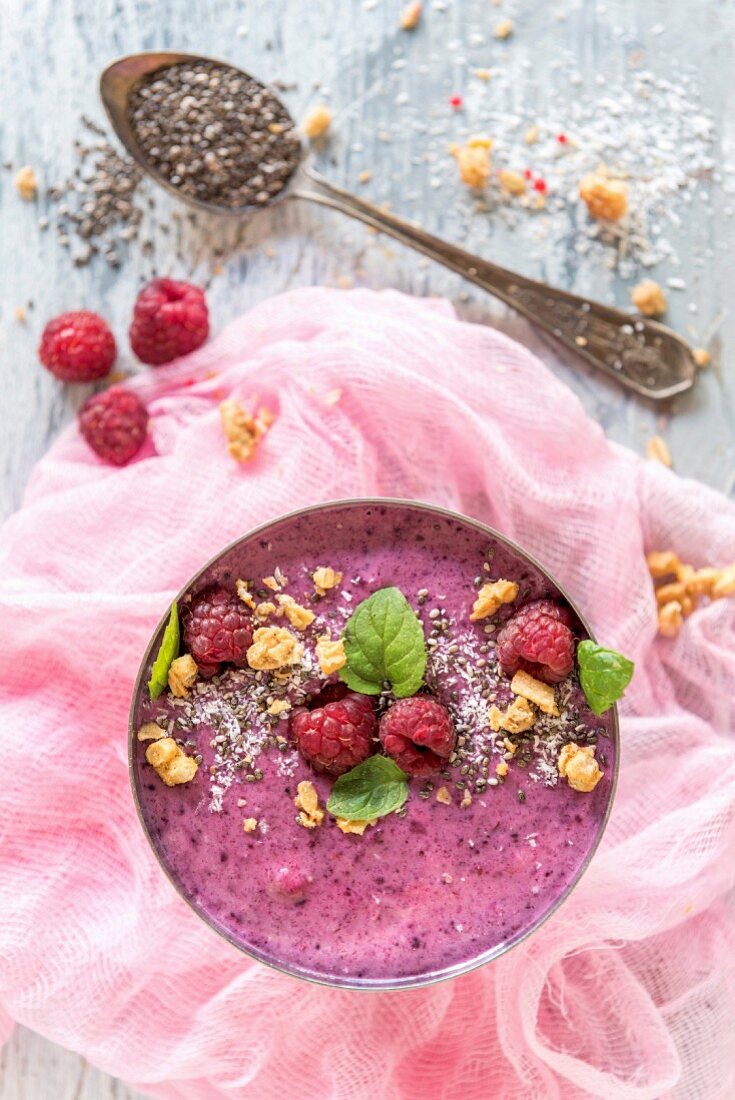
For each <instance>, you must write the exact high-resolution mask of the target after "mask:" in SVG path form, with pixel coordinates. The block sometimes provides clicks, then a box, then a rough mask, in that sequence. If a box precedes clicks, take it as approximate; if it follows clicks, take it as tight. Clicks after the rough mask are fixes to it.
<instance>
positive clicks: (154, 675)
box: [148, 600, 181, 699]
mask: <svg viewBox="0 0 735 1100" xmlns="http://www.w3.org/2000/svg"><path fill="white" fill-rule="evenodd" d="M180 644H181V635H180V631H179V609H178V607H177V606H176V600H174V602H173V603H172V604H171V614H170V615H169V618H168V622H167V623H166V629H165V630H164V632H163V638H162V639H161V644H160V646H159V647H158V653H157V654H156V659H155V661H154V662H153V668H152V669H151V678H150V680H149V681H148V691H149V692H150V696H151V699H157V698H158V696H159V695H160V694H161V692H162V691H163V690H164V689H165V688H166V687H168V670H169V669H170V668H171V665H172V664H173V662H174V661H175V660H176V658H177V657H178V655H179V646H180Z"/></svg>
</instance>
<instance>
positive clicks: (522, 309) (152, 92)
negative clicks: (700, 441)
mask: <svg viewBox="0 0 735 1100" xmlns="http://www.w3.org/2000/svg"><path fill="white" fill-rule="evenodd" d="M100 95H101V97H102V102H103V104H104V107H105V110H106V111H107V114H108V117H109V119H110V122H111V123H112V126H113V127H114V129H115V132H116V133H117V136H118V137H119V138H120V140H121V141H122V143H123V145H124V146H125V147H126V148H127V150H128V151H129V152H130V154H131V155H132V156H133V157H134V158H135V160H136V161H137V162H138V163H139V164H140V165H141V167H142V168H143V169H144V171H145V172H147V173H148V174H149V175H150V176H151V177H152V178H153V179H154V180H156V182H158V183H159V184H160V185H161V186H163V187H165V188H166V189H167V190H168V191H169V192H171V193H172V194H174V195H175V196H176V197H177V198H178V199H181V200H182V201H183V202H186V203H188V204H189V205H192V206H195V207H197V208H199V209H201V210H206V211H208V212H209V213H216V214H228V215H239V216H243V215H249V214H252V213H253V212H254V211H257V210H258V209H263V208H264V207H267V206H270V205H272V204H273V203H275V202H278V201H281V200H283V199H301V200H304V201H308V202H315V203H318V204H320V205H321V206H327V207H331V208H332V209H334V210H338V211H340V212H341V213H343V214H346V215H348V216H349V217H352V218H357V219H358V220H359V221H362V222H363V223H365V224H366V225H368V226H369V227H370V228H371V229H375V230H378V231H380V232H383V233H387V234H389V235H390V236H392V237H394V238H395V239H396V240H398V241H400V242H401V243H402V244H405V245H408V246H409V247H410V248H414V249H416V250H417V251H418V252H422V253H423V254H424V255H426V256H428V257H429V258H430V259H432V260H436V261H437V262H438V263H440V264H443V265H444V266H445V267H448V268H449V269H450V270H452V271H456V272H458V273H459V274H460V275H462V276H463V277H464V278H466V279H468V280H470V281H471V282H474V283H476V284H477V285H478V286H480V287H482V288H483V289H484V290H487V291H489V292H490V293H491V294H494V295H495V297H497V298H500V300H501V301H503V302H505V303H506V305H509V306H510V307H511V308H512V309H515V310H516V311H517V312H518V313H521V314H522V315H523V316H525V317H527V318H528V319H529V320H531V321H533V322H534V323H535V324H536V325H538V326H539V327H541V328H542V329H543V330H545V332H546V333H548V334H549V335H551V336H552V337H553V338H554V339H555V340H558V341H560V342H561V343H562V344H564V345H565V346H566V347H567V348H568V349H569V350H570V351H571V352H573V355H574V358H583V359H585V360H586V361H587V362H588V363H589V364H591V365H592V366H594V367H596V368H597V369H598V370H602V371H603V372H604V373H605V374H607V375H608V376H609V377H612V378H615V379H617V381H618V382H619V383H621V384H622V385H624V386H626V387H627V388H628V389H631V390H633V391H634V392H635V393H638V394H642V395H643V396H646V397H648V398H652V399H656V400H661V399H664V398H669V397H672V396H673V395H674V394H677V393H682V392H683V391H685V390H687V389H689V388H690V387H691V386H692V384H693V382H694V378H695V375H696V365H695V362H694V358H693V355H692V351H691V348H690V347H689V346H688V344H687V343H686V342H685V341H684V340H683V339H682V337H681V336H679V335H678V334H677V333H675V332H672V331H671V330H670V329H668V328H666V327H665V326H664V325H662V324H660V323H659V322H657V321H652V320H650V319H648V318H643V317H641V318H640V319H636V321H635V324H634V325H633V324H631V316H630V314H629V313H627V312H625V311H623V310H619V309H614V308H612V307H610V306H607V305H603V304H601V303H599V302H593V301H590V300H589V299H587V298H582V297H579V296H577V295H575V294H570V293H569V292H568V291H564V290H558V289H554V288H551V287H549V286H547V285H546V284H545V283H542V282H537V281H535V280H533V279H527V278H525V277H524V276H521V275H518V274H516V273H514V272H511V271H506V270H505V269H503V268H501V267H498V266H497V265H496V264H492V263H489V262H488V261H487V260H484V259H482V258H481V257H479V256H475V255H473V254H472V253H470V252H466V251H465V250H464V249H461V248H458V247H457V246H456V245H453V244H450V243H448V242H447V241H443V240H442V239H441V238H439V237H435V236H433V235H432V234H430V233H427V232H426V230H424V229H422V228H421V227H420V226H419V225H417V224H416V223H415V222H409V221H406V220H405V219H403V218H400V217H398V216H397V215H396V214H392V213H390V211H387V210H384V209H381V208H379V207H377V206H376V205H375V204H373V203H371V202H369V201H368V200H367V199H363V198H361V197H359V196H357V195H353V194H352V193H351V192H349V191H347V190H345V189H344V188H342V187H339V186H338V185H337V184H335V183H333V182H331V181H330V180H327V179H325V178H324V177H323V176H321V175H319V174H318V173H317V172H315V171H314V169H313V168H311V167H310V166H309V165H308V164H307V163H306V162H305V147H304V145H303V144H302V141H301V137H300V135H299V132H298V129H297V127H296V125H295V123H294V120H293V118H292V116H291V114H290V113H289V111H288V109H287V108H286V107H285V106H284V104H283V103H282V102H281V100H280V99H279V98H278V96H277V95H276V94H275V92H274V91H273V90H271V89H270V88H268V87H267V86H266V85H265V84H263V83H261V81H259V80H257V79H256V78H255V77H253V76H250V75H249V74H248V73H245V72H243V71H242V70H241V69H238V68H236V67H235V66H233V65H229V64H227V63H225V62H222V61H218V60H215V59H213V58H208V57H202V56H199V55H196V54H188V53H177V52H173V51H164V52H150V53H139V54H132V55H130V56H128V57H123V58H120V59H119V60H117V61H114V62H113V63H112V64H111V65H109V66H108V67H107V68H106V69H105V70H104V72H103V73H102V76H101V78H100Z"/></svg>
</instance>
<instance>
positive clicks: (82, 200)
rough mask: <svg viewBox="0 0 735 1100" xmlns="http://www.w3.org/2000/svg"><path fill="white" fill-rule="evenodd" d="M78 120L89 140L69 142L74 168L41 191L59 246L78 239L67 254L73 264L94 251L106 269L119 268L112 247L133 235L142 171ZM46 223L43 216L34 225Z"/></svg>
mask: <svg viewBox="0 0 735 1100" xmlns="http://www.w3.org/2000/svg"><path fill="white" fill-rule="evenodd" d="M82 124H83V126H84V127H85V129H86V130H88V131H90V132H91V133H92V134H93V135H94V140H92V141H88V140H87V141H81V140H79V139H77V140H76V141H75V142H74V151H75V154H76V159H77V165H76V167H75V168H74V170H73V172H72V173H71V175H70V176H69V177H68V178H67V179H66V180H64V181H63V183H60V184H57V185H56V186H54V187H50V188H49V189H48V192H47V194H48V198H49V200H50V201H51V202H52V203H55V204H56V239H57V242H58V244H59V245H60V246H61V247H62V248H70V247H71V245H72V237H74V239H75V241H76V242H78V247H76V250H75V251H74V252H73V253H72V262H73V263H74V265H75V266H76V267H86V266H87V264H88V263H89V262H90V260H91V259H92V257H93V256H95V255H97V253H99V252H102V255H103V256H104V257H105V259H106V260H107V262H108V264H109V265H110V267H119V266H120V254H119V252H118V251H117V250H116V248H115V246H116V245H117V244H118V242H120V241H122V242H128V241H132V240H134V239H135V238H136V236H137V234H138V227H139V225H140V222H141V219H142V217H143V209H142V206H141V205H140V203H139V201H138V199H137V193H138V189H139V187H140V183H141V180H142V178H143V173H142V172H141V169H140V168H139V167H138V165H137V164H136V163H135V161H134V160H132V159H131V158H130V157H128V156H126V155H125V154H123V153H118V152H117V151H116V150H115V149H114V148H113V147H112V145H111V144H110V143H109V141H108V140H107V137H106V134H105V131H104V130H103V129H102V128H101V127H100V126H98V125H97V124H96V123H95V122H92V120H91V119H88V118H86V117H83V118H82ZM48 225H49V219H48V218H47V217H45V216H44V217H42V218H40V219H39V222H38V228H39V229H41V230H45V229H47V228H48Z"/></svg>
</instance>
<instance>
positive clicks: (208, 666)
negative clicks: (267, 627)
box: [181, 585, 253, 677]
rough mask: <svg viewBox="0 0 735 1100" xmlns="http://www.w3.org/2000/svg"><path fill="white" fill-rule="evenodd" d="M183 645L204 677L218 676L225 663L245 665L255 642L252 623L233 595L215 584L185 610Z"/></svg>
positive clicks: (245, 610)
mask: <svg viewBox="0 0 735 1100" xmlns="http://www.w3.org/2000/svg"><path fill="white" fill-rule="evenodd" d="M181 618H182V620H183V625H184V645H185V646H186V650H187V652H188V653H190V654H191V655H192V657H193V658H194V660H195V661H196V663H197V668H198V669H199V672H200V673H201V675H202V676H205V677H208V676H215V675H216V674H217V673H218V672H219V666H220V663H221V662H222V661H229V662H231V663H232V664H235V665H244V664H245V663H246V660H247V657H246V654H247V650H248V647H249V646H250V644H251V642H252V640H253V627H252V620H251V618H250V615H249V614H248V611H247V609H246V607H245V604H244V603H243V602H242V600H241V599H240V598H239V597H238V596H236V595H235V594H234V593H233V592H228V591H227V589H226V588H218V587H217V586H215V585H213V586H212V587H211V588H205V589H204V591H203V592H200V593H199V595H198V596H195V597H194V599H193V600H192V601H191V603H190V604H189V605H188V606H187V607H184V609H183V611H182V613H181Z"/></svg>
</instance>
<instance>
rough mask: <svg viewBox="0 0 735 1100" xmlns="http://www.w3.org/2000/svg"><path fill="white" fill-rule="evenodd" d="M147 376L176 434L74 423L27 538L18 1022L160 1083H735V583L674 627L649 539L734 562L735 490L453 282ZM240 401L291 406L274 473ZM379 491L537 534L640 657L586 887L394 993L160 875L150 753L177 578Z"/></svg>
mask: <svg viewBox="0 0 735 1100" xmlns="http://www.w3.org/2000/svg"><path fill="white" fill-rule="evenodd" d="M132 385H133V386H134V387H135V388H136V390H137V391H138V392H139V393H140V394H141V396H142V397H143V398H144V399H145V400H146V401H147V402H148V405H149V407H150V411H151V418H152V422H151V431H152V437H153V440H154V442H155V449H156V452H157V453H155V454H154V453H153V452H152V449H151V450H150V451H149V452H148V453H147V454H145V455H143V456H142V457H141V458H140V459H139V460H138V461H136V462H134V463H133V464H131V465H130V466H128V467H127V468H125V469H114V468H111V467H109V466H105V465H103V464H102V463H100V462H99V461H97V459H96V458H95V457H94V456H93V455H92V454H91V453H90V452H89V451H88V449H87V448H86V446H85V444H84V443H83V442H82V441H81V439H80V438H79V436H78V435H77V433H76V430H75V429H73V428H72V429H70V430H69V431H67V432H66V433H65V434H64V435H63V436H62V438H61V439H60V440H59V442H58V443H57V444H56V446H54V447H53V448H52V449H51V451H50V453H49V454H48V455H47V456H46V458H45V459H44V460H43V461H42V462H41V463H40V464H39V466H38V467H37V468H36V470H35V473H34V475H33V478H32V480H31V484H30V487H29V490H28V495H27V498H26V501H25V504H24V506H23V508H22V509H21V511H20V512H18V513H17V514H16V515H15V516H13V517H12V519H11V520H10V521H9V522H8V524H7V525H6V527H5V528H4V530H3V532H2V538H1V540H0V555H1V558H2V567H1V569H0V615H1V618H0V624H1V625H0V630H1V631H2V684H1V686H0V703H1V711H0V713H1V714H2V726H1V732H0V737H1V738H2V742H1V749H2V752H1V757H0V759H1V760H2V781H1V782H0V1005H2V1008H1V1009H0V1032H2V1033H4V1036H7V1034H8V1033H9V1031H10V1029H11V1027H12V1022H13V1021H20V1022H22V1023H24V1024H26V1025H28V1026H30V1027H32V1028H34V1029H36V1030H37V1031H39V1032H41V1033H42V1034H44V1035H46V1036H48V1037H50V1038H51V1039H53V1040H55V1041H56V1042H58V1043H62V1044H63V1045H64V1046H67V1047H71V1048H73V1049H74V1050H77V1051H80V1052H82V1053H83V1054H84V1055H85V1056H86V1057H87V1058H88V1059H89V1060H90V1061H91V1062H93V1063H94V1064H95V1065H97V1066H100V1067H102V1068H103V1069H105V1070H107V1071H108V1072H109V1073H112V1074H115V1075H117V1076H120V1077H123V1078H125V1079H126V1080H127V1081H129V1082H131V1083H133V1084H134V1085H136V1086H137V1087H138V1088H140V1089H142V1090H145V1091H147V1092H149V1093H152V1094H153V1095H155V1096H161V1097H187V1098H197V1100H198V1098H209V1097H247V1098H252V1100H283V1098H285V1097H292V1096H299V1097H306V1098H309V1100H311V1098H313V1100H317V1098H318V1100H408V1098H411V1100H414V1098H415V1100H425V1098H427V1097H428V1098H431V1100H435V1098H450V1097H451V1098H453V1100H454V1098H461V1100H474V1098H478V1100H479V1098H483V1100H484V1098H493V1100H495V1098H500V1100H514V1098H543V1100H546V1098H551V1100H553V1098H555V1097H559V1098H562V1100H576V1098H578V1097H588V1096H591V1097H604V1098H608V1097H611V1098H615V1100H617V1098H626V1100H628V1098H630V1100H644V1098H648V1100H661V1098H664V1097H677V1098H682V1100H684V1098H685V1100H710V1098H720V1097H722V1098H725V1097H732V1096H733V1095H734V1094H735V1044H734V1043H733V1022H735V931H734V929H733V909H732V904H731V903H732V897H733V883H734V880H735V742H734V740H733V725H734V723H733V716H734V713H735V604H734V603H733V602H732V601H729V600H720V601H719V602H716V603H713V604H711V605H710V606H705V607H702V608H701V609H700V610H698V611H696V613H695V614H694V615H692V616H691V618H689V619H688V620H687V621H686V624H685V626H684V629H683V630H682V632H681V634H680V635H679V637H678V638H675V639H669V640H667V639H663V638H660V637H657V634H656V613H655V603H654V598H653V594H652V586H651V581H650V578H649V576H648V573H647V570H646V563H645V558H644V553H645V551H646V550H650V549H652V548H669V547H673V548H675V549H676V550H677V551H678V553H679V554H680V555H681V557H682V558H683V559H684V560H685V561H689V562H692V563H693V564H695V565H696V566H703V565H705V564H716V565H722V564H725V563H727V562H729V561H731V560H732V559H733V557H734V556H735V554H734V549H735V506H733V504H732V503H730V502H728V501H727V500H726V499H725V498H724V497H722V496H720V495H718V494H716V493H715V492H713V491H710V490H709V489H707V488H705V487H704V486H703V485H700V484H697V483H694V482H690V481H684V480H682V479H680V478H678V477H676V476H675V475H674V474H672V473H671V472H670V471H668V470H666V469H664V468H663V467H661V466H659V465H656V464H654V463H650V462H642V461H640V460H639V459H638V458H637V457H636V456H635V455H633V454H632V453H629V452H628V451H625V450H623V449H621V448H618V447H615V446H613V445H612V444H610V443H609V442H608V441H607V440H606V439H605V437H604V435H603V433H602V431H601V430H600V428H599V427H598V426H597V424H595V423H593V422H592V421H591V420H590V419H589V418H588V417H587V415H586V414H585V413H584V411H583V409H582V408H581V406H580V405H579V403H578V402H577V400H576V399H575V398H574V397H573V396H572V394H571V393H570V392H569V391H568V390H567V389H566V388H565V387H564V386H563V385H562V384H561V383H560V382H559V381H557V380H556V379H555V378H554V377H553V375H552V374H551V373H550V372H549V371H548V370H547V369H546V368H545V367H544V366H543V365H542V364H541V363H540V362H539V361H538V360H536V359H535V358H534V357H533V356H532V355H531V354H529V353H528V352H527V351H526V350H524V349H523V348H522V347H520V346H518V345H517V344H515V343H513V342H512V341H511V340H509V339H508V338H506V337H505V336H503V335H501V334H500V333H498V332H497V331H494V330H493V329H490V328H487V327H483V326H479V325H473V324H467V323H463V322H460V321H458V320H457V319H456V317H455V315H454V313H453V311H452V309H451V307H450V306H449V305H448V304H447V303H445V302H437V301H419V300H414V299H411V298H408V297H405V296H403V295H400V294H398V293H394V292H390V291H388V292H384V293H380V294H376V293H372V292H369V291H363V290H355V291H349V292H345V291H335V290H327V289H308V290H301V291H297V292H294V293H290V294H287V295H285V296H282V297H278V298H275V299H272V300H270V301H268V302H266V303H265V304H263V305H260V306H258V307H257V308H256V309H254V310H252V311H251V312H250V313H248V314H247V315H246V316H244V317H242V318H241V319H240V320H238V321H236V322H235V323H234V324H232V325H231V326H230V327H229V328H228V329H227V330H226V331H225V332H224V333H222V335H221V336H220V337H219V338H217V339H216V340H213V341H212V342H211V343H210V344H209V345H207V346H206V347H204V348H203V349H201V350H200V351H199V352H197V353H195V354H194V355H192V356H190V357H189V358H188V359H187V360H186V361H183V362H180V363H177V364H173V365H171V366H170V367H164V368H161V369H158V370H152V371H150V372H147V373H146V374H145V375H143V376H141V377H139V378H136V380H135V381H134V382H133V383H132ZM225 396H231V397H233V398H236V399H241V400H243V401H245V402H247V403H249V404H251V405H253V404H260V403H262V404H265V405H268V406H269V407H270V408H271V409H272V410H273V411H274V412H276V414H277V419H276V422H275V424H274V426H273V428H272V429H271V431H270V433H269V435H268V436H267V438H266V440H265V441H264V442H263V444H262V445H261V448H260V450H259V453H258V454H257V457H256V458H255V459H254V460H253V462H252V463H250V464H246V465H242V466H240V465H238V464H237V463H235V462H234V461H233V460H232V459H231V458H230V457H229V455H228V454H227V452H226V449H225V443H224V438H223V435H222V430H221V427H220V420H219V412H218V404H219V402H220V400H221V399H222V398H223V397H225ZM359 495H382V496H398V497H409V498H415V499H422V500H429V501H434V502H437V503H439V504H442V505H446V506H449V507H451V508H455V509H457V510H458V511H460V512H464V513H466V514H467V515H470V516H475V517H478V518H479V519H481V520H484V521H486V522H488V523H490V524H492V525H493V526H495V527H497V528H498V529H499V530H500V531H502V532H504V533H505V534H507V535H509V536H511V537H512V538H514V539H517V540H518V541H520V542H521V543H522V544H523V545H524V546H525V547H526V548H528V549H529V550H530V551H531V552H532V553H533V554H535V555H537V556H538V557H539V558H540V559H541V560H542V561H543V562H544V563H545V564H546V565H547V566H548V567H549V569H550V570H551V571H552V572H553V573H555V575H556V576H557V577H558V578H559V579H560V581H561V582H562V583H563V584H564V585H565V586H566V587H567V588H568V590H569V591H570V592H571V593H572V594H573V596H574V597H575V599H576V600H577V601H578V602H579V604H580V605H581V606H582V607H583V608H585V609H586V612H587V614H588V616H589V618H590V620H591V622H592V624H593V627H594V630H595V632H596V633H597V635H598V637H599V638H600V639H602V640H604V642H605V643H606V644H609V645H611V646H614V647H616V648H618V649H620V650H622V651H623V652H625V653H626V654H628V655H629V656H630V657H631V658H633V659H634V660H635V662H636V674H635V678H634V680H633V683H632V685H631V687H630V689H629V691H628V693H627V696H626V699H625V702H624V703H623V706H622V755H621V772H620V783H619V787H618V794H617V799H616V802H615V805H614V809H613V813H612V816H611V819H610V823H609V826H608V829H607V832H606V835H605V837H604V840H603V843H602V845H601V847H600V849H599V850H598V852H597V854H596V856H595V858H594V860H593V861H592V864H591V866H590V868H589V870H588V871H587V872H586V874H585V875H584V877H583V879H582V881H581V883H580V885H579V886H578V887H577V889H576V890H575V891H574V893H573V894H572V896H571V897H570V899H569V900H567V902H566V903H565V904H564V905H563V906H562V907H561V909H560V910H559V911H558V912H557V913H556V914H555V915H554V916H553V917H552V918H551V919H550V920H549V921H548V922H547V923H546V924H545V925H543V927H542V928H541V929H540V930H539V931H538V932H537V933H536V934H535V935H533V936H531V937H530V939H528V940H526V941H525V942H524V943H522V944H521V945H520V946H518V947H516V948H515V949H514V950H513V951H511V952H510V953H508V954H507V955H505V956H503V957H502V958H500V959H499V960H498V961H496V962H494V963H492V964H490V965H488V966H485V967H483V968H481V969H480V970H477V971H475V972H473V973H471V974H469V975H467V976H465V977H462V978H457V979H454V980H452V981H449V982H443V983H440V984H438V985H435V986H432V987H429V988H426V989H419V990H413V991H400V992H396V993H382V994H381V993H367V992H350V991H341V990H331V989H328V988H321V987H318V986H313V985H309V984H307V983H305V982H300V981H298V980H295V979H292V978H289V977H286V976H282V975H279V974H277V973H275V972H273V971H271V970H268V969H266V968H264V967H263V966H261V965H259V964H257V963H254V962H252V961H250V960H249V959H248V958H247V957H246V956H245V955H242V954H240V953H239V952H238V951H236V950H235V949H234V948H232V947H230V946H229V945H228V944H226V943H225V942H224V941H222V940H221V939H219V938H218V937H217V936H216V935H215V934H214V933H213V932H212V931H211V930H210V929H209V928H208V927H206V926H205V924H204V923H203V922H202V921H201V920H200V919H199V918H198V917H197V916H196V915H195V914H194V913H193V912H192V911H190V910H189V909H188V908H187V906H186V905H185V903H184V902H183V901H181V900H180V899H179V898H178V897H177V895H176V894H175V892H174V890H173V889H172V887H171V886H170V885H169V883H168V881H167V880H166V878H165V877H164V875H163V873H162V871H161V870H160V869H159V867H158V864H157V863H156V860H155V858H154V856H153V853H152V852H151V851H150V850H149V847H148V844H147V842H146V840H145V838H144V836H143V833H142V830H141V828H140V826H139V824H138V820H137V818H136V814H135V810H134V807H133V801H132V797H131V793H130V788H129V782H128V772H127V720H128V705H129V702H130V696H131V691H132V687H133V682H134V679H135V676H136V672H137V669H138V664H139V661H140V659H141V656H142V654H143V651H144V649H145V646H146V644H147V642H148V639H149V637H150V635H151V633H152V631H153V628H154V626H155V625H156V623H157V621H158V619H159V617H160V616H161V614H162V613H163V612H164V611H165V608H166V606H167V604H168V603H169V601H170V599H171V597H172V595H173V594H174V593H175V591H176V590H178V588H179V587H180V586H181V585H182V584H183V583H184V582H185V581H186V580H187V578H188V577H189V576H190V575H191V574H192V573H193V572H194V571H195V570H196V569H197V568H198V567H199V566H200V565H201V564H202V563H203V562H204V561H205V560H206V559H207V558H208V557H209V556H210V555H212V554H214V553H215V552H216V551H218V550H219V549H220V548H221V547H222V546H223V545H224V544H225V543H227V542H228V541H230V540H231V539H234V538H235V537H237V536H239V535H242V534H243V533H245V532H247V531H248V529H249V528H251V527H252V526H254V525H256V524H259V523H261V522H263V521H264V520H267V519H269V518H271V517H275V516H277V515H279V514H281V513H283V512H286V511H288V510H290V509H293V508H294V507H297V506H300V505H304V504H307V503H311V502H315V501H319V500H326V499H330V498H337V497H349V496H359Z"/></svg>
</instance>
